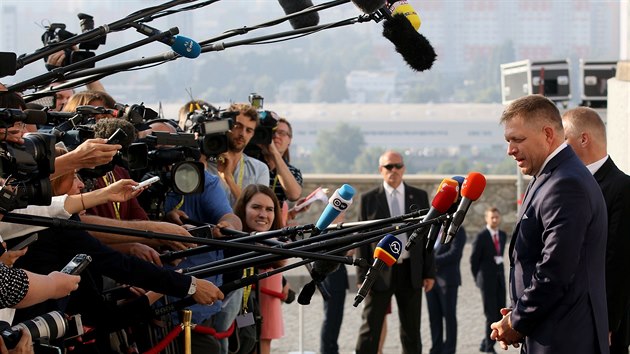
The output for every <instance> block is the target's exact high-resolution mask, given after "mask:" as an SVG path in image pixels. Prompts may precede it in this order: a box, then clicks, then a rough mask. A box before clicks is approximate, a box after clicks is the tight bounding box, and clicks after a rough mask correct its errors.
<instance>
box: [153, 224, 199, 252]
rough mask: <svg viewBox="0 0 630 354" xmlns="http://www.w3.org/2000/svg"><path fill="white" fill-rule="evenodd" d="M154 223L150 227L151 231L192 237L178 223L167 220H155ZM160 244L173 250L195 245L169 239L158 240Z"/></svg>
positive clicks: (194, 245)
mask: <svg viewBox="0 0 630 354" xmlns="http://www.w3.org/2000/svg"><path fill="white" fill-rule="evenodd" d="M154 225H155V226H154V227H153V228H152V230H151V231H155V232H159V233H163V234H171V235H176V236H188V237H192V235H191V234H190V233H189V232H188V231H186V229H185V228H183V227H181V226H179V225H175V224H171V223H168V222H159V221H155V222H154ZM160 244H162V245H164V246H166V247H168V248H170V249H172V250H174V251H183V250H187V249H189V248H192V247H196V246H197V245H196V244H194V243H183V242H179V241H169V240H160Z"/></svg>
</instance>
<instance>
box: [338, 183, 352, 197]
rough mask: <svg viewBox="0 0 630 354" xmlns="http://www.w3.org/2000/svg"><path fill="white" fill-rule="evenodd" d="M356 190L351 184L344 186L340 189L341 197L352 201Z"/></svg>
mask: <svg viewBox="0 0 630 354" xmlns="http://www.w3.org/2000/svg"><path fill="white" fill-rule="evenodd" d="M354 193H355V191H354V188H352V186H351V185H349V184H344V185H343V186H341V187H340V188H339V196H340V197H341V198H343V199H345V200H350V199H352V197H354Z"/></svg>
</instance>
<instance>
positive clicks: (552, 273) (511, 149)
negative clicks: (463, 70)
mask: <svg viewBox="0 0 630 354" xmlns="http://www.w3.org/2000/svg"><path fill="white" fill-rule="evenodd" d="M501 123H502V124H504V125H505V128H504V135H505V140H506V141H507V143H508V149H507V153H508V155H510V156H512V157H513V158H514V159H515V160H516V162H517V165H518V166H519V167H520V169H521V172H522V173H523V174H526V175H530V176H533V177H534V178H533V179H532V181H531V182H530V184H529V186H528V189H527V191H526V193H525V199H524V201H523V204H522V205H521V209H520V210H519V215H518V218H517V224H516V227H515V230H514V233H513V235H512V240H511V241H510V253H509V254H510V298H511V300H512V301H511V308H510V309H502V310H501V313H502V314H503V318H502V319H501V320H500V321H498V322H495V323H493V324H492V326H491V327H492V330H493V331H492V334H491V338H492V339H496V340H499V341H500V343H501V347H503V348H506V349H507V347H508V345H514V346H519V344H520V343H521V342H522V345H523V348H522V350H521V353H536V354H551V353H553V354H562V353H572V354H576V353H577V354H581V353H584V354H587V353H588V354H593V353H600V354H607V353H608V321H607V317H608V316H607V314H606V290H605V289H606V288H605V286H606V282H605V278H604V276H605V256H606V238H605V237H604V235H605V234H606V229H607V226H608V224H607V216H606V204H605V202H604V197H603V196H602V192H601V190H600V189H599V186H598V185H597V182H596V181H595V178H593V176H592V175H591V173H590V172H589V171H588V169H587V168H586V167H585V166H584V165H583V164H582V162H581V161H580V159H578V157H577V156H576V155H575V153H574V152H573V149H571V147H569V146H567V145H566V143H565V142H564V130H563V128H562V118H561V117H560V112H559V111H558V108H557V107H556V105H555V103H553V102H552V101H551V100H549V99H547V98H545V97H543V96H541V95H530V96H525V97H521V98H519V99H517V100H515V101H513V102H512V103H511V104H510V105H509V106H508V107H507V108H506V109H505V111H503V114H502V117H501Z"/></svg>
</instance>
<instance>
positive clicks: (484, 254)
mask: <svg viewBox="0 0 630 354" xmlns="http://www.w3.org/2000/svg"><path fill="white" fill-rule="evenodd" d="M506 240H507V235H506V234H505V232H503V231H501V230H499V250H500V251H501V255H503V253H504V251H505V243H506ZM496 255H497V251H496V248H495V247H494V242H493V241H492V236H491V235H490V231H488V228H484V229H483V230H482V231H481V232H479V233H478V234H477V236H476V237H475V240H474V241H473V245H472V252H471V254H470V270H471V271H472V274H473V278H475V283H476V284H477V287H478V288H479V289H482V290H483V291H484V292H487V293H490V294H495V293H496V290H497V285H498V284H497V279H504V274H505V273H504V271H503V268H504V266H503V264H496V262H495V261H494V257H495V256H496ZM501 286H502V287H503V289H504V291H505V282H503V283H502V285H501Z"/></svg>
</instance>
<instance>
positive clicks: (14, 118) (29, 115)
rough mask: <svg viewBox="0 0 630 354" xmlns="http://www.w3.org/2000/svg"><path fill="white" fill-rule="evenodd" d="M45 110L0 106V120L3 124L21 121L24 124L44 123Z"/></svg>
mask: <svg viewBox="0 0 630 354" xmlns="http://www.w3.org/2000/svg"><path fill="white" fill-rule="evenodd" d="M46 120H47V115H46V112H44V111H40V110H37V109H25V110H23V111H22V110H19V109H14V108H0V121H2V122H3V123H5V124H13V123H15V122H23V123H25V124H46Z"/></svg>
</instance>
